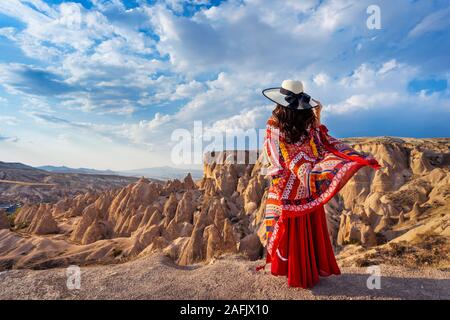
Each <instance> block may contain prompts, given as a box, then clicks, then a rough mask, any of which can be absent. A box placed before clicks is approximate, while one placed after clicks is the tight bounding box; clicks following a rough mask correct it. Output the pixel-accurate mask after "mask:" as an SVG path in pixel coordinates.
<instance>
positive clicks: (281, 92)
mask: <svg viewBox="0 0 450 320" xmlns="http://www.w3.org/2000/svg"><path fill="white" fill-rule="evenodd" d="M262 94H263V95H264V96H265V97H266V98H268V99H269V100H271V101H273V102H275V103H277V104H279V105H281V106H283V107H286V108H291V109H311V108H315V107H317V106H318V104H317V102H315V101H314V100H313V99H311V96H309V95H308V94H306V93H305V92H303V83H302V82H301V81H296V80H284V81H283V83H281V87H276V88H268V89H264V90H263V91H262Z"/></svg>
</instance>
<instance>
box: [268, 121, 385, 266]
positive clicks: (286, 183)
mask: <svg viewBox="0 0 450 320" xmlns="http://www.w3.org/2000/svg"><path fill="white" fill-rule="evenodd" d="M264 152H265V156H266V158H267V159H268V162H269V168H268V175H270V176H271V177H272V179H271V185H270V188H269V192H268V196H267V201H266V212H265V225H266V239H267V259H266V260H267V262H270V261H271V257H272V256H273V255H274V254H275V253H276V250H277V248H278V244H279V241H280V239H281V237H282V236H283V234H284V223H283V219H284V220H285V219H286V218H287V217H298V216H300V215H304V214H308V213H309V212H311V211H313V210H315V209H316V208H318V207H319V206H322V205H324V204H325V203H327V202H328V201H329V200H330V199H331V198H332V197H333V196H334V195H335V194H336V193H337V192H338V191H339V190H340V189H341V188H342V187H343V186H344V185H345V183H346V182H347V181H348V180H349V179H350V178H351V177H352V176H353V174H354V173H356V171H357V170H358V169H360V168H361V167H363V166H366V165H368V166H371V167H373V168H375V169H379V168H380V165H379V164H378V162H377V161H376V160H375V159H373V158H372V157H371V156H367V155H364V154H362V153H359V152H357V151H355V150H354V149H352V148H351V147H350V146H349V145H347V144H345V143H343V142H342V141H340V140H338V139H335V138H333V137H331V136H330V135H329V134H328V129H327V127H326V126H324V125H320V126H319V127H311V128H309V130H308V135H307V136H304V137H303V138H302V139H301V140H300V141H299V142H297V143H294V144H288V143H286V140H285V137H284V135H283V133H282V132H281V131H280V130H279V127H278V123H277V121H276V119H274V118H273V117H271V118H270V119H269V120H268V122H267V126H266V137H265V140H264Z"/></svg>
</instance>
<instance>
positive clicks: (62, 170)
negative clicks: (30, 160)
mask: <svg viewBox="0 0 450 320" xmlns="http://www.w3.org/2000/svg"><path fill="white" fill-rule="evenodd" d="M36 169H40V170H45V171H49V172H55V173H82V174H107V175H114V174H116V173H115V172H114V171H112V170H96V169H88V168H78V169H74V168H69V167H66V166H62V167H56V166H41V167H36Z"/></svg>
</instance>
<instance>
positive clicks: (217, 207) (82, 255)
mask: <svg viewBox="0 0 450 320" xmlns="http://www.w3.org/2000/svg"><path fill="white" fill-rule="evenodd" d="M346 142H348V143H350V144H352V145H353V146H354V148H355V149H357V150H360V151H363V152H368V153H371V154H373V155H374V156H375V158H376V159H377V160H378V161H379V162H380V164H381V165H382V166H383V168H382V169H381V170H379V171H374V170H372V169H370V168H363V169H361V170H360V171H358V173H357V174H356V175H355V176H354V177H353V178H352V179H351V180H350V181H349V183H348V184H347V185H346V186H345V187H344V188H343V189H342V190H341V192H340V193H339V194H338V195H337V196H336V197H334V198H333V199H332V200H331V201H330V202H329V203H328V204H327V205H326V211H327V217H328V226H329V231H330V236H331V238H332V241H333V244H334V246H335V248H336V251H337V252H338V253H339V256H338V257H339V260H340V263H341V264H344V265H345V264H347V265H354V264H357V265H358V264H359V265H361V264H364V263H368V262H370V261H377V262H380V259H381V260H382V262H386V261H387V259H390V258H389V257H391V258H392V259H391V260H390V261H391V262H395V261H397V260H398V259H397V260H395V259H394V258H398V257H397V256H396V255H395V254H396V252H397V251H398V250H399V248H403V249H400V250H403V251H404V252H406V253H405V254H408V255H409V256H410V257H421V258H423V261H424V262H427V263H429V264H439V265H442V264H444V265H448V261H449V260H448V247H449V246H448V239H449V228H448V224H449V218H450V214H449V208H450V203H449V194H450V172H449V164H450V156H449V152H448V150H449V146H450V139H406V138H405V139H399V138H390V137H381V138H365V139H362V138H361V139H359V138H354V139H349V140H348V141H346ZM259 156H260V155H259V154H258V153H257V152H236V151H234V152H218V153H217V152H216V153H211V154H207V155H205V164H204V176H203V178H202V180H201V181H198V182H197V183H194V181H193V180H192V177H191V176H190V175H188V176H187V177H186V178H185V179H184V180H183V181H180V180H171V181H168V182H166V183H165V184H164V185H163V184H160V183H156V182H152V181H148V180H147V179H140V180H139V181H137V182H136V183H132V184H129V185H128V186H126V187H123V188H121V189H118V190H111V191H104V192H98V193H93V192H90V193H86V194H84V195H78V196H76V197H73V198H66V199H64V200H61V201H59V202H57V203H55V204H35V205H27V206H25V207H23V208H22V209H21V211H20V212H19V213H18V214H17V216H16V217H15V220H14V226H10V229H11V230H8V229H3V230H0V266H2V268H10V267H12V266H15V267H33V268H48V267H52V266H58V265H67V264H69V263H75V264H88V263H113V262H121V261H125V260H129V259H131V258H133V257H137V256H142V255H146V254H149V253H152V252H155V251H159V252H163V253H165V254H166V255H167V256H169V257H171V258H172V259H173V260H174V261H176V263H178V264H180V265H189V264H193V263H197V262H202V261H210V260H212V259H214V258H215V257H217V256H219V255H222V254H224V253H240V254H242V255H244V256H246V257H247V258H249V259H258V258H260V257H261V255H262V253H263V250H262V248H263V245H264V244H265V241H266V239H265V238H264V226H263V219H264V204H265V197H266V194H267V188H268V185H269V181H268V180H266V179H265V178H264V176H263V175H262V174H261V172H262V171H261V169H262V168H263V164H262V163H261V161H260V160H257V161H256V162H255V161H252V159H258V158H260V157H259ZM5 223H7V222H5V219H3V220H2V224H3V225H4V224H5ZM8 223H9V222H8ZM12 244H14V246H13V245H12ZM430 244H433V245H434V246H435V247H436V248H437V249H438V251H439V252H434V253H433V252H432V251H430V250H428V251H427V250H425V249H424V250H422V251H420V250H419V249H417V248H420V247H421V246H425V247H424V248H426V246H427V245H430ZM416 249H417V250H416ZM19 252H20V254H19ZM425 256H426V258H424V257H425ZM380 257H381V258H380ZM377 259H378V260H377ZM383 259H384V260H383ZM385 260H386V261H385ZM413 260H414V259H413ZM417 260H418V259H416V261H417ZM419 260H420V259H419ZM400 261H401V259H400ZM387 262H389V261H387ZM418 263H419V262H418Z"/></svg>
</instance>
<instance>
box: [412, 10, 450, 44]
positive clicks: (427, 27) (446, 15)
mask: <svg viewBox="0 0 450 320" xmlns="http://www.w3.org/2000/svg"><path fill="white" fill-rule="evenodd" d="M448 28H450V7H447V8H445V9H442V10H439V11H436V12H433V13H431V14H429V15H428V16H426V17H425V18H424V19H423V20H422V21H420V23H419V24H417V25H416V26H415V27H414V28H413V29H412V30H411V31H410V32H409V34H408V36H409V37H419V36H421V35H423V34H425V33H427V32H436V31H440V30H445V29H448Z"/></svg>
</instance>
